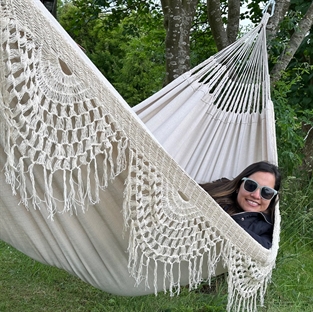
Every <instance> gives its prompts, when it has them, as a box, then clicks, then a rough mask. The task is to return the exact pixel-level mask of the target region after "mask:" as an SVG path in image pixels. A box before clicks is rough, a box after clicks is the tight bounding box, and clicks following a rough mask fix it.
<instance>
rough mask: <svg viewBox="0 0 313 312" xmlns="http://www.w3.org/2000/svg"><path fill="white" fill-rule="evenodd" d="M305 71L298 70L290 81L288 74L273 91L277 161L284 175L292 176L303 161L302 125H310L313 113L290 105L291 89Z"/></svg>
mask: <svg viewBox="0 0 313 312" xmlns="http://www.w3.org/2000/svg"><path fill="white" fill-rule="evenodd" d="M303 72H305V69H301V68H299V69H298V72H297V75H295V78H294V79H293V80H290V75H289V72H286V73H285V74H284V75H283V77H282V79H281V80H280V81H279V82H278V83H277V84H276V85H275V88H274V89H273V94H272V97H273V102H274V107H275V113H276V132H277V145H278V159H279V163H280V166H281V167H282V168H283V169H284V171H285V174H286V175H292V174H294V171H295V170H297V169H298V168H299V167H300V166H301V165H302V161H303V154H302V151H303V147H304V144H305V141H304V137H305V132H304V131H303V125H304V124H312V121H313V111H312V110H309V109H303V108H302V107H301V105H299V104H296V103H294V105H291V103H290V96H291V93H292V88H293V86H294V85H295V84H297V83H298V82H299V81H301V79H302V73H303Z"/></svg>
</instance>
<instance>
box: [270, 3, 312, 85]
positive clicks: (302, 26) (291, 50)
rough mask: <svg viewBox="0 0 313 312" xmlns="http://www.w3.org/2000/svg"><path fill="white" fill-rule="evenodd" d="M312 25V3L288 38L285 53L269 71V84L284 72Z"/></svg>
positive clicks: (273, 82)
mask: <svg viewBox="0 0 313 312" xmlns="http://www.w3.org/2000/svg"><path fill="white" fill-rule="evenodd" d="M312 25H313V2H312V4H311V5H310V7H309V8H308V10H307V12H306V14H305V16H304V17H303V19H302V20H301V21H300V22H299V26H298V27H299V28H298V29H297V30H296V31H295V32H294V33H293V35H292V36H291V38H290V42H289V46H288V48H287V49H286V51H285V53H284V54H283V55H281V58H280V61H279V62H278V63H277V64H276V65H275V66H274V68H273V69H272V71H271V83H272V85H273V84H275V83H276V82H277V81H278V80H279V79H280V77H281V74H282V71H283V70H285V69H286V68H287V66H288V64H289V62H290V61H291V59H292V58H293V56H294V54H295V53H296V52H297V49H298V47H299V46H300V44H301V42H302V41H303V39H304V38H305V36H306V35H307V33H308V32H309V31H310V29H311V27H312Z"/></svg>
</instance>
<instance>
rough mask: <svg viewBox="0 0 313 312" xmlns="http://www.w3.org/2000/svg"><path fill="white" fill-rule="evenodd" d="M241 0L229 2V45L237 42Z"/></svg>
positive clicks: (230, 0) (229, 0)
mask: <svg viewBox="0 0 313 312" xmlns="http://www.w3.org/2000/svg"><path fill="white" fill-rule="evenodd" d="M239 21H240V0H228V22H227V30H226V32H227V38H228V44H231V43H233V42H235V41H236V39H237V36H238V32H239Z"/></svg>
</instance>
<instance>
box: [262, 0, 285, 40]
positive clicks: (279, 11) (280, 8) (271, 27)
mask: <svg viewBox="0 0 313 312" xmlns="http://www.w3.org/2000/svg"><path fill="white" fill-rule="evenodd" d="M289 6H290V0H276V5H275V12H274V15H273V16H272V17H271V18H270V19H269V21H268V24H267V28H266V30H267V39H268V41H269V43H270V41H271V39H272V38H275V37H276V34H277V31H278V29H279V24H280V22H281V21H282V20H283V18H284V17H285V15H286V13H287V11H288V9H289Z"/></svg>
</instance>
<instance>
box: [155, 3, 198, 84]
mask: <svg viewBox="0 0 313 312" xmlns="http://www.w3.org/2000/svg"><path fill="white" fill-rule="evenodd" d="M197 3H198V0H185V1H183V0H161V4H162V10H163V13H164V28H165V30H166V40H165V49H166V51H165V59H166V81H165V84H168V83H169V82H171V81H172V80H174V79H176V78H177V77H178V76H180V75H181V74H183V73H184V72H186V71H188V70H189V69H190V31H191V27H192V25H193V20H194V17H195V13H196V9H197Z"/></svg>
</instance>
